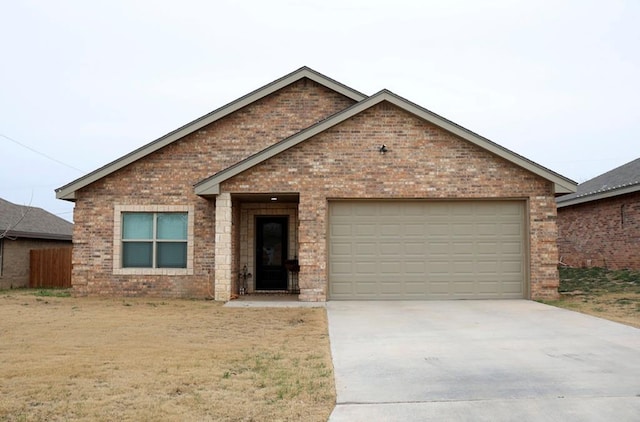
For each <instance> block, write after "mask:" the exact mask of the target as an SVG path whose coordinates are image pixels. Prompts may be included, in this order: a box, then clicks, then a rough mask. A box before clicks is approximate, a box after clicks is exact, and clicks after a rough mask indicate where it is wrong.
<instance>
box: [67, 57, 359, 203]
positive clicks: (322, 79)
mask: <svg viewBox="0 0 640 422" xmlns="http://www.w3.org/2000/svg"><path fill="white" fill-rule="evenodd" d="M304 78H307V79H310V80H312V81H314V82H316V83H319V84H320V85H323V86H326V87H328V88H329V89H332V90H334V91H336V92H338V93H340V94H342V95H344V96H346V97H348V98H351V99H353V100H354V101H361V100H363V99H365V98H367V96H366V95H365V94H363V93H361V92H358V91H356V90H354V89H352V88H349V87H348V86H346V85H344V84H341V83H340V82H337V81H335V80H333V79H331V78H328V77H326V76H324V75H322V74H321V73H318V72H316V71H315V70H313V69H310V68H308V67H306V66H304V67H301V68H300V69H298V70H296V71H294V72H292V73H290V74H288V75H285V76H283V77H282V78H280V79H277V80H275V81H273V82H271V83H269V84H267V85H265V86H263V87H262V88H258V89H257V90H255V91H253V92H251V93H249V94H247V95H244V96H243V97H240V98H238V99H237V100H235V101H232V102H231V103H229V104H227V105H225V106H222V107H220V108H218V109H217V110H214V111H212V112H211V113H209V114H206V115H204V116H202V117H200V118H198V119H196V120H194V121H192V122H190V123H188V124H186V125H184V126H182V127H180V128H178V129H176V130H175V131H173V132H170V133H168V134H166V135H164V136H162V137H160V138H158V139H156V140H155V141H153V142H151V143H149V144H147V145H144V146H142V147H140V148H138V149H136V150H135V151H133V152H131V153H129V154H127V155H125V156H123V157H121V158H119V159H117V160H115V161H112V162H111V163H109V164H107V165H105V166H103V167H101V168H99V169H97V170H95V171H93V172H91V173H89V174H87V175H85V176H82V177H81V178H79V179H76V180H74V181H73V182H71V183H69V184H67V185H65V186H62V187H60V188H58V189H56V198H58V199H64V200H67V201H74V200H75V192H76V191H77V190H78V189H81V188H83V187H85V186H87V185H89V184H91V183H93V182H96V181H98V180H100V179H102V178H103V177H105V176H108V175H109V174H111V173H113V172H115V171H117V170H120V169H121V168H123V167H125V166H127V165H129V164H132V163H133V162H135V161H138V160H140V159H141V158H143V157H145V156H147V155H149V154H151V153H153V152H155V151H158V150H159V149H161V148H164V147H165V146H167V145H169V144H171V143H173V142H175V141H177V140H178V139H181V138H183V137H185V136H187V135H189V134H190V133H193V132H195V131H197V130H199V129H201V128H203V127H204V126H207V125H209V124H211V123H213V122H215V121H216V120H219V119H221V118H223V117H225V116H227V115H229V114H231V113H233V112H235V111H237V110H239V109H241V108H243V107H246V106H247V105H249V104H251V103H253V102H255V101H258V100H260V99H262V98H264V97H266V96H268V95H270V94H272V93H274V92H276V91H278V90H280V89H282V88H284V87H286V86H288V85H290V84H292V83H294V82H297V81H299V80H301V79H304Z"/></svg>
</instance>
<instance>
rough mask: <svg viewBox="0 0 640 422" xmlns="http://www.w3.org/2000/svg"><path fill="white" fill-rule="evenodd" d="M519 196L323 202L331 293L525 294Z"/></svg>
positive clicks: (340, 296)
mask: <svg viewBox="0 0 640 422" xmlns="http://www.w3.org/2000/svg"><path fill="white" fill-rule="evenodd" d="M525 250H526V247H525V216H524V202H523V201H442V202H440V201H348V202H347V201H344V202H343V201H335V202H331V203H330V204H329V297H330V299H333V300H376V299H378V300H380V299H403V300H406V299H515V298H518V299H520V298H524V297H525V280H526V270H525V263H526V258H525Z"/></svg>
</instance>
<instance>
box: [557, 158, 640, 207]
mask: <svg viewBox="0 0 640 422" xmlns="http://www.w3.org/2000/svg"><path fill="white" fill-rule="evenodd" d="M638 191H640V158H637V159H635V160H633V161H631V162H629V163H627V164H624V165H622V166H620V167H616V168H615V169H613V170H610V171H608V172H606V173H603V174H601V175H600V176H596V177H594V178H593V179H590V180H587V181H586V182H584V183H580V184H579V185H578V189H577V191H576V192H575V193H572V194H570V195H564V196H561V197H559V198H558V199H557V200H556V202H557V204H558V207H559V208H561V207H567V206H570V205H576V204H582V203H585V202H590V201H597V200H599V199H605V198H611V197H613V196H619V195H625V194H627V193H633V192H638Z"/></svg>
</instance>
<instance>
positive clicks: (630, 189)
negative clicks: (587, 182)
mask: <svg viewBox="0 0 640 422" xmlns="http://www.w3.org/2000/svg"><path fill="white" fill-rule="evenodd" d="M635 192H640V184H637V185H633V186H626V187H623V188H618V189H611V190H607V191H603V192H596V193H593V194H589V195H584V196H577V197H575V198H572V199H567V200H562V197H560V198H558V199H557V201H556V203H557V207H558V208H563V207H569V206H572V205H578V204H584V203H587V202H593V201H598V200H601V199H607V198H612V197H614V196H621V195H626V194H629V193H635Z"/></svg>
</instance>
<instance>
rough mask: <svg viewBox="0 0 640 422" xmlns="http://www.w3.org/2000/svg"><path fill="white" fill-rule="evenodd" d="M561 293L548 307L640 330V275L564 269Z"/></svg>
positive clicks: (561, 275)
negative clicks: (580, 313) (607, 320)
mask: <svg viewBox="0 0 640 422" xmlns="http://www.w3.org/2000/svg"><path fill="white" fill-rule="evenodd" d="M559 291H560V295H561V297H560V300H557V301H549V302H546V303H548V304H550V305H554V306H559V307H562V308H566V309H571V310H574V311H578V312H583V313H586V314H590V315H594V316H598V317H601V318H606V319H609V320H612V321H616V322H621V323H623V324H627V325H631V326H634V327H638V328H640V271H632V270H617V271H614V270H607V269H605V268H560V288H559Z"/></svg>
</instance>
